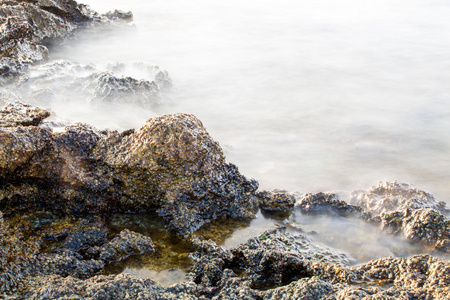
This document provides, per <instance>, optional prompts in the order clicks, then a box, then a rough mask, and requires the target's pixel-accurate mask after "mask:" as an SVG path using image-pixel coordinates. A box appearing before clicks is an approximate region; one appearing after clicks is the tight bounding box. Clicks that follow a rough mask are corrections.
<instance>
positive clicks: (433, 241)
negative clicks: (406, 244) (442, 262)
mask: <svg viewBox="0 0 450 300" xmlns="http://www.w3.org/2000/svg"><path fill="white" fill-rule="evenodd" d="M351 202H352V203H355V204H356V205H359V206H361V207H363V208H364V209H366V210H367V211H369V213H370V214H368V215H367V220H368V221H370V222H373V223H378V224H380V227H381V228H382V229H383V230H385V231H387V232H390V233H392V234H400V235H403V236H404V237H405V238H406V239H408V240H410V241H414V242H422V243H425V244H428V245H431V246H433V247H434V248H435V249H436V250H439V251H443V252H447V253H450V248H449V245H450V220H449V219H448V218H447V217H446V215H447V214H448V212H449V210H448V209H447V208H446V205H445V203H444V202H439V201H437V200H436V199H435V198H434V197H433V196H432V195H431V194H429V193H427V192H424V191H422V190H419V189H417V188H414V187H412V186H410V185H408V184H403V183H398V182H391V183H380V184H378V185H377V186H374V187H372V188H371V189H370V190H369V191H367V192H365V191H356V192H353V195H352V200H351Z"/></svg>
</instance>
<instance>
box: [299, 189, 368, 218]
mask: <svg viewBox="0 0 450 300" xmlns="http://www.w3.org/2000/svg"><path fill="white" fill-rule="evenodd" d="M296 207H298V208H299V209H300V210H301V211H302V212H303V213H335V214H339V215H343V216H350V215H354V216H359V215H361V214H362V213H363V209H361V207H358V206H354V205H349V204H347V203H346V202H345V201H342V200H339V196H338V195H336V194H334V193H317V194H305V195H303V196H302V197H301V198H300V199H299V200H298V201H297V203H296Z"/></svg>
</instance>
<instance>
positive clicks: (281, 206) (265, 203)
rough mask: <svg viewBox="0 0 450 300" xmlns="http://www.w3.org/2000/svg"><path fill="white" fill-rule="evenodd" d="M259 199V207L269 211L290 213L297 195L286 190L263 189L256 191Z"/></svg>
mask: <svg viewBox="0 0 450 300" xmlns="http://www.w3.org/2000/svg"><path fill="white" fill-rule="evenodd" d="M256 197H257V198H258V200H259V207H260V208H261V209H262V210H264V211H269V212H285V213H288V212H290V211H291V210H292V209H293V208H294V204H295V197H294V195H292V194H289V193H287V192H286V191H281V190H274V191H271V192H269V191H262V192H258V193H256Z"/></svg>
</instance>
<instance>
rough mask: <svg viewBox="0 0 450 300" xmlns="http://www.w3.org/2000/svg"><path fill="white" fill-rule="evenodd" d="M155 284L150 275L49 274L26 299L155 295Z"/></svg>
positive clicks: (120, 297) (122, 297)
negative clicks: (88, 276) (65, 275)
mask: <svg viewBox="0 0 450 300" xmlns="http://www.w3.org/2000/svg"><path fill="white" fill-rule="evenodd" d="M157 289H158V285H157V284H156V283H155V282H154V281H152V280H150V279H141V278H136V277H133V276H130V275H126V274H119V275H117V276H95V277H92V278H89V279H87V280H79V279H76V278H73V277H67V278H63V277H60V276H49V277H44V278H42V279H41V282H40V283H39V285H38V286H37V287H36V289H35V290H30V292H29V294H28V295H27V299H30V300H32V299H35V300H37V299H39V300H44V299H46V300H53V299H105V300H106V299H108V300H113V299H127V298H129V297H130V295H133V297H134V299H141V300H143V299H156V295H157Z"/></svg>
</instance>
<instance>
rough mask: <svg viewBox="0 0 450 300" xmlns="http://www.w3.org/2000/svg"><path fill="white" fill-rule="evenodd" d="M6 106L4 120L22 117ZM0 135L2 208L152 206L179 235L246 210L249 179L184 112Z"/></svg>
mask: <svg viewBox="0 0 450 300" xmlns="http://www.w3.org/2000/svg"><path fill="white" fill-rule="evenodd" d="M14 112H18V113H19V114H18V116H16V117H11V118H12V119H14V118H16V119H20V118H22V115H21V114H20V113H21V111H20V110H14ZM0 137H2V147H1V148H0V181H1V183H2V184H1V185H0V195H1V196H2V197H1V199H0V206H1V207H4V208H5V210H4V212H6V213H8V211H10V210H14V209H17V208H20V209H29V208H33V207H37V206H44V207H48V208H49V209H50V210H52V211H54V212H55V213H58V214H62V215H65V214H66V215H67V214H80V215H82V214H101V215H104V214H108V213H110V212H137V211H143V210H148V209H154V208H159V212H160V214H161V215H162V216H163V217H164V218H165V219H166V220H167V222H168V223H169V227H170V228H173V229H176V230H178V232H179V233H180V234H182V235H184V234H189V233H191V232H193V231H195V230H197V229H198V228H199V227H201V226H202V225H203V224H205V223H206V222H209V221H210V220H214V219H216V218H217V217H219V216H223V215H228V216H232V217H249V218H251V217H252V216H253V213H252V211H251V209H252V208H253V206H254V200H253V197H252V195H251V193H252V192H254V191H255V190H256V189H257V186H258V185H257V182H256V181H254V180H248V179H246V178H245V177H244V176H242V175H241V174H240V173H239V171H238V170H237V168H236V167H235V166H234V165H232V164H227V163H226V162H225V157H224V156H223V153H222V150H221V148H220V146H219V145H218V144H217V142H215V141H214V140H212V139H211V137H210V136H209V135H208V133H207V132H206V130H205V128H204V127H203V125H202V123H201V122H200V121H199V120H198V119H196V118H195V117H194V116H192V115H188V114H174V115H166V116H161V117H155V118H152V119H149V120H148V121H147V122H146V123H145V124H144V126H143V127H142V128H140V129H139V130H136V131H135V130H130V131H127V132H123V133H119V132H117V131H103V132H99V131H97V130H96V129H95V128H92V127H90V126H88V125H84V124H78V125H74V126H69V127H66V130H65V132H57V133H53V132H52V130H51V129H50V128H48V127H45V126H36V125H30V126H16V127H3V128H0ZM200 208H201V209H200Z"/></svg>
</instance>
